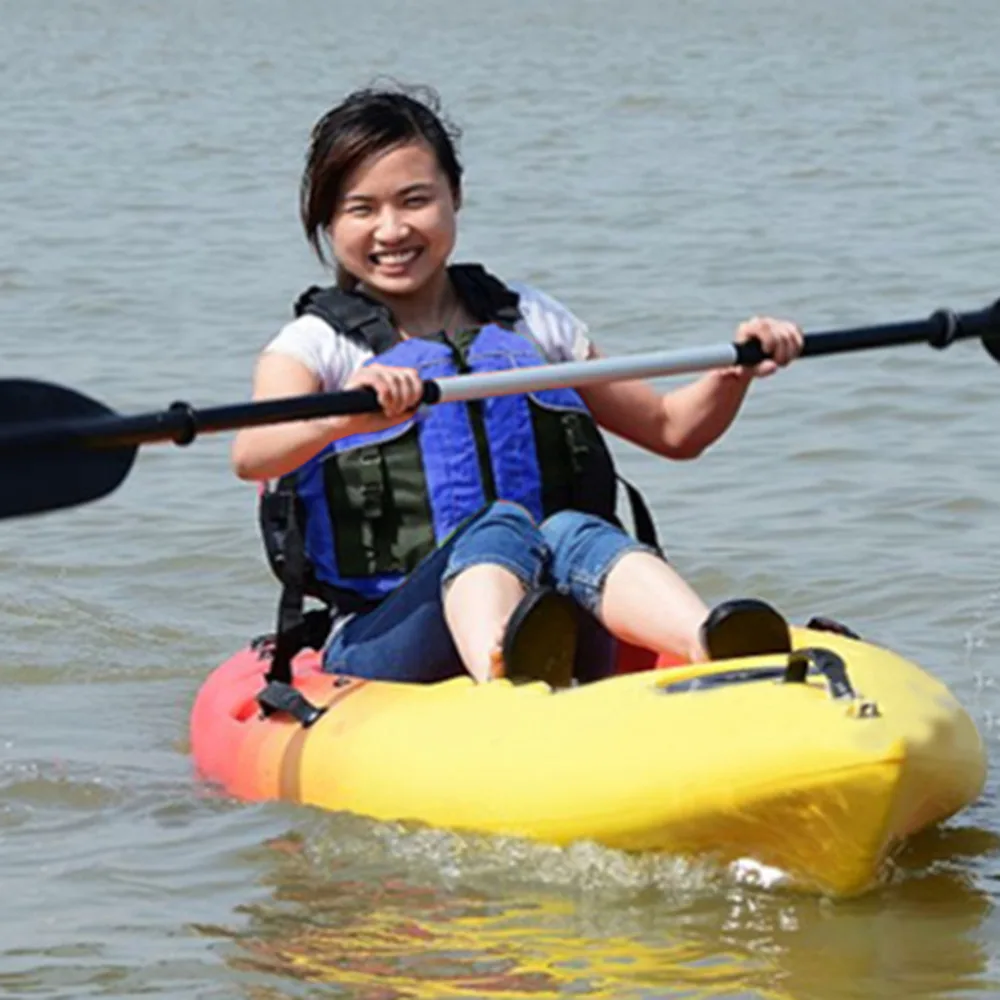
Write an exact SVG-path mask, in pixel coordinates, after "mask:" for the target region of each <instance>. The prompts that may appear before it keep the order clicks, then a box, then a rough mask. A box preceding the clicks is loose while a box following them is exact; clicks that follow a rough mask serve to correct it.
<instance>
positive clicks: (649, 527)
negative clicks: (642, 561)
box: [618, 476, 663, 555]
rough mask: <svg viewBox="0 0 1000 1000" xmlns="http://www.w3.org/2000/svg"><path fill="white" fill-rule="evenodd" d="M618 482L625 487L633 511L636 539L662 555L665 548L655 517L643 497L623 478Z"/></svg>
mask: <svg viewBox="0 0 1000 1000" xmlns="http://www.w3.org/2000/svg"><path fill="white" fill-rule="evenodd" d="M618 481H619V482H620V483H621V484H622V486H624V487H625V494H626V496H627V497H628V503H629V507H630V508H631V510H632V526H633V527H634V528H635V537H636V538H637V539H638V540H639V541H640V542H642V543H643V545H649V546H651V547H652V548H654V549H656V551H657V552H659V553H660V554H661V555H662V554H663V548H662V546H661V545H660V537H659V535H658V534H657V533H656V524H655V523H654V522H653V515H652V514H651V513H650V512H649V507H648V505H647V504H646V501H645V499H644V498H643V495H642V494H641V493H640V492H639V491H638V490H637V489H636V488H635V487H634V486H633V485H632V484H631V483H630V482H629V481H628V480H626V479H622V478H621V476H619V477H618Z"/></svg>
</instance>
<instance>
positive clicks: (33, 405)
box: [0, 379, 137, 519]
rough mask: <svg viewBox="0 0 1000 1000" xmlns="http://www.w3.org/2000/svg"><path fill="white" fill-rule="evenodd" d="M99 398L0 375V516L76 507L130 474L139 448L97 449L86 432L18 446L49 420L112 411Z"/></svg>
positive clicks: (62, 420) (60, 421) (61, 421)
mask: <svg viewBox="0 0 1000 1000" xmlns="http://www.w3.org/2000/svg"><path fill="white" fill-rule="evenodd" d="M114 415H115V414H114V411H113V410H109V409H108V408H107V407H106V406H104V405H103V404H102V403H98V402H97V401H96V400H93V399H90V398H88V397H87V396H84V395H82V394H81V393H78V392H74V391H73V390H72V389H66V388H63V387H62V386H58V385H49V384H47V383H45V382H33V381H30V380H28V379H0V519H2V518H6V517H18V516H20V515H24V514H40V513H42V512H44V511H48V510H59V509H61V508H63V507H75V506H77V505H78V504H83V503H88V502H89V501H91V500H98V499H100V498H101V497H103V496H107V494H108V493H111V492H112V491H113V490H114V489H116V488H117V487H118V486H119V485H120V484H121V482H122V480H124V479H125V477H126V476H127V475H128V473H129V470H130V469H131V468H132V463H133V462H134V461H135V454H136V451H137V449H136V448H135V447H134V446H132V445H126V446H122V445H118V446H117V447H113V448H101V447H99V444H98V443H97V442H89V441H88V440H87V438H86V437H85V436H80V437H79V438H77V439H73V438H71V437H67V435H66V434H65V433H62V434H61V435H60V438H61V440H60V442H59V443H55V444H46V445H42V444H41V443H36V444H24V445H19V444H18V443H17V441H16V436H17V435H18V434H19V433H23V432H26V431H29V430H31V431H42V429H43V428H44V426H45V425H46V424H48V423H50V422H51V423H53V424H56V423H58V424H60V425H63V426H65V422H68V421H74V420H81V419H82V420H87V419H93V418H95V417H107V416H114Z"/></svg>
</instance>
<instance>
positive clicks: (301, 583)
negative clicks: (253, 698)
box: [257, 493, 325, 726]
mask: <svg viewBox="0 0 1000 1000" xmlns="http://www.w3.org/2000/svg"><path fill="white" fill-rule="evenodd" d="M287 499H288V503H289V504H291V505H294V503H295V497H294V495H292V494H291V493H289V494H288V495H287ZM287 514H288V520H287V522H286V526H285V547H284V557H285V562H284V568H283V570H284V571H283V574H282V575H283V586H282V588H281V598H280V600H279V601H278V623H277V630H276V633H275V641H274V651H273V652H272V654H271V666H270V668H269V669H268V671H267V673H266V674H265V675H264V681H265V687H264V690H263V691H261V692H260V694H258V695H257V703H258V704H259V705H260V710H261V712H262V713H263V714H264V715H265V716H267V715H273V714H274V713H275V712H285V713H287V714H288V715H291V716H292V717H293V718H294V719H296V720H297V721H298V722H300V723H301V724H302V725H303V726H311V725H312V724H313V723H314V722H315V721H316V720H317V719H318V718H319V717H320V716H321V715H322V714H323V712H324V711H325V709H322V708H317V707H316V706H315V705H313V704H312V703H311V702H310V701H309V700H308V699H306V698H305V697H304V696H303V695H302V693H301V692H299V691H296V690H295V688H294V686H293V684H292V659H293V658H294V657H295V655H296V654H297V653H298V652H299V651H300V650H301V649H303V648H304V646H305V645H306V638H307V637H306V631H307V621H306V614H305V599H306V594H305V581H306V553H305V541H304V539H303V538H302V530H301V528H300V527H299V522H298V518H297V517H296V516H295V511H294V509H290V510H288V511H287Z"/></svg>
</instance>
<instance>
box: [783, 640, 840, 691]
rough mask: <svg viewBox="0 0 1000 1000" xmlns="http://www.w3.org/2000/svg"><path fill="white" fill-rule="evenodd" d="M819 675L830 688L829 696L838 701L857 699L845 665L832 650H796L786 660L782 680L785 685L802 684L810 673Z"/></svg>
mask: <svg viewBox="0 0 1000 1000" xmlns="http://www.w3.org/2000/svg"><path fill="white" fill-rule="evenodd" d="M813 672H815V673H820V674H822V675H823V676H824V677H825V678H826V682H827V684H828V685H829V687H830V696H831V697H832V698H833V699H834V700H835V701H839V700H840V699H842V698H852V699H853V698H857V696H858V695H857V692H855V690H854V687H853V685H852V684H851V681H850V678H849V677H848V676H847V664H846V663H844V661H843V659H841V657H839V656H838V655H837V654H836V653H835V652H833V650H830V649H820V648H809V649H797V650H795V652H794V653H792V655H791V656H790V657H789V658H788V666H787V667H786V668H785V675H784V677H783V680H784V682H785V683H786V684H804V683H805V681H806V677H807V676H808V675H809V674H810V673H813Z"/></svg>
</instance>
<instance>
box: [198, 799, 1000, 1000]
mask: <svg viewBox="0 0 1000 1000" xmlns="http://www.w3.org/2000/svg"><path fill="white" fill-rule="evenodd" d="M490 844H492V847H491V846H490ZM998 851H1000V837H998V836H997V835H995V834H993V833H991V832H989V831H987V830H984V829H980V828H977V827H952V828H944V829H939V830H934V831H929V832H928V833H926V834H925V835H923V836H922V837H920V838H919V839H918V840H917V841H915V842H914V843H912V844H911V845H909V846H908V847H907V848H906V849H905V850H904V852H903V853H902V854H901V855H900V856H899V857H898V858H897V859H896V862H895V864H894V868H893V872H892V876H891V878H890V880H889V882H888V884H887V885H886V886H885V887H883V888H882V889H881V890H879V891H877V892H874V893H872V894H870V895H868V896H866V897H863V898H861V899H858V900H851V901H846V902H845V901H837V902H834V901H832V900H828V899H823V898H817V897H814V896H808V895H802V894H800V893H796V892H793V891H789V890H787V889H780V888H777V889H776V888H769V889H763V888H761V887H759V886H758V885H753V884H747V880H746V879H745V878H743V877H742V875H741V872H740V870H739V869H738V868H732V869H730V870H728V871H720V870H713V869H711V868H710V867H706V866H699V865H694V864H690V863H686V862H680V861H677V860H676V859H670V858H659V859H651V858H649V857H643V858H636V857H630V856H628V855H624V854H621V853H619V852H615V851H606V850H604V849H600V848H593V847H591V848H588V847H587V846H586V845H578V847H577V848H570V849H568V850H559V849H554V848H547V847H539V846H538V845H533V844H525V843H521V842H516V841H510V840H505V839H498V838H494V839H493V840H492V841H490V840H489V839H488V838H471V839H470V838H464V837H459V836H456V835H454V834H446V833H439V832H437V831H428V830H421V831H405V830H403V829H402V828H401V827H398V826H395V825H393V824H375V823H368V822H367V821H364V820H359V819H354V818H349V817H325V818H322V819H319V820H317V821H316V822H315V823H314V824H312V825H311V828H310V829H308V830H303V831H301V832H299V833H296V834H294V835H288V836H285V837H281V838H277V839H274V840H272V841H270V842H269V843H268V844H267V845H266V848H265V850H264V852H263V853H262V856H261V858H260V859H259V861H260V866H261V868H262V869H265V870H266V872H267V874H266V876H265V881H266V883H267V884H268V885H269V886H270V888H271V896H270V898H268V899H267V900H266V901H265V902H261V903H257V904H254V905H253V906H250V907H248V908H247V909H246V911H245V916H246V917H247V918H248V920H247V923H246V925H245V926H244V927H240V928H221V927H216V926H202V927H200V928H199V931H200V933H202V934H204V935H206V936H209V937H223V938H226V939H229V941H230V944H229V945H228V946H227V948H226V950H225V955H226V960H227V962H228V963H229V964H230V966H231V967H232V969H233V970H234V972H237V973H239V974H241V975H246V976H248V977H249V980H248V987H247V993H246V995H247V996H250V997H254V998H255V1000H256V998H263V997H267V996H271V995H272V994H270V993H269V992H268V984H278V983H280V984H282V986H281V989H282V992H281V994H280V995H281V996H288V995H296V996H298V995H302V996H311V995H314V994H313V993H312V992H310V990H311V989H312V988H313V987H317V986H320V985H322V986H324V987H327V988H330V987H335V988H336V993H335V995H338V996H347V997H356V998H359V1000H402V998H410V997H442V998H444V997H448V998H458V997H466V998H477V997H482V998H486V997H519V996H523V997H542V996H556V995H558V996H586V997H609V998H611V997H616V998H633V997H634V998H640V997H642V998H646V997H650V998H651V997H657V998H660V997H662V998H671V997H685V998H693V997H705V998H708V997H724V996H725V997H735V996H740V997H754V998H774V1000H778V998H795V1000H802V998H811V997H816V998H838V997H845V998H846V997H859V998H860V997H875V996H910V997H926V998H932V997H942V998H943V997H945V996H952V995H954V994H956V993H958V992H963V991H967V990H980V991H984V992H985V993H987V994H988V993H989V992H990V991H991V989H992V988H993V987H1000V981H997V980H994V979H991V978H990V973H989V970H988V967H987V966H988V960H987V953H986V949H985V947H984V933H985V923H986V920H987V918H988V916H989V915H990V914H991V912H992V909H993V907H992V903H991V901H990V899H989V897H988V896H987V895H986V894H985V893H984V892H983V891H982V890H981V889H979V888H977V885H976V878H975V875H974V870H975V869H976V867H977V866H979V865H981V864H983V863H985V862H986V861H987V859H989V858H993V859H994V863H995V858H996V855H997V853H998ZM444 859H448V860H449V863H446V864H442V860H444ZM502 871H505V872H506V875H505V876H503V875H501V872H502ZM945 935H946V937H947V947H942V937H943V936H945ZM290 981H294V982H295V983H297V984H299V985H300V986H301V988H302V990H303V992H302V993H301V994H299V993H293V994H289V993H288V992H287V990H288V989H289V986H288V983H289V982H290ZM251 982H252V984H253V985H249V984H250V983H251ZM273 995H275V996H276V995H278V994H273ZM315 995H319V994H318V993H317V994H315ZM324 995H326V994H324Z"/></svg>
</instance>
